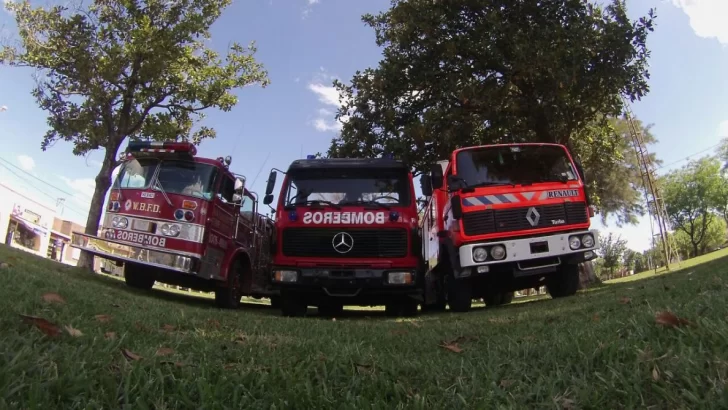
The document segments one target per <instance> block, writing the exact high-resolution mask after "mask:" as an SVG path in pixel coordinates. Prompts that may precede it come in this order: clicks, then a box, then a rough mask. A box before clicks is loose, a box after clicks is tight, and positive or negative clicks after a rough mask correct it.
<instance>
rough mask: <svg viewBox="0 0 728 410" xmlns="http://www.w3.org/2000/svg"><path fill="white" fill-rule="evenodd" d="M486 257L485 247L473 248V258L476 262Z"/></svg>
mask: <svg viewBox="0 0 728 410" xmlns="http://www.w3.org/2000/svg"><path fill="white" fill-rule="evenodd" d="M486 259H488V251H487V250H486V249H485V248H475V249H473V260H474V261H476V262H483V261H485V260H486Z"/></svg>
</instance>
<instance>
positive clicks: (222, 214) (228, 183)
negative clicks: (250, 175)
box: [211, 174, 236, 249]
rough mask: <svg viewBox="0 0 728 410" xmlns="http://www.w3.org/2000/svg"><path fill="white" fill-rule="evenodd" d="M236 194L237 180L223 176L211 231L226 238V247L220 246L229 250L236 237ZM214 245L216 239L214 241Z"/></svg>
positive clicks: (215, 202) (216, 197) (216, 199)
mask: <svg viewBox="0 0 728 410" xmlns="http://www.w3.org/2000/svg"><path fill="white" fill-rule="evenodd" d="M234 193H235V180H234V179H233V178H232V177H231V176H230V175H227V174H222V175H221V181H220V189H219V191H218V193H217V195H215V201H214V204H215V205H214V213H213V215H212V219H213V221H212V224H211V228H212V229H211V230H212V232H213V233H216V234H218V235H219V236H220V239H222V238H225V239H224V240H225V241H226V242H227V243H226V244H225V245H223V244H220V247H221V248H223V249H227V248H228V247H232V245H233V244H232V243H231V240H232V239H233V236H234V235H235V219H236V216H235V204H234V203H233V194H234ZM212 241H213V244H214V242H215V239H212Z"/></svg>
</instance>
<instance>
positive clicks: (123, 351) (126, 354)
mask: <svg viewBox="0 0 728 410" xmlns="http://www.w3.org/2000/svg"><path fill="white" fill-rule="evenodd" d="M121 354H123V355H124V357H126V358H127V359H128V360H132V361H137V360H141V359H143V357H141V356H139V355H138V354H136V353H134V352H132V351H131V350H129V349H121Z"/></svg>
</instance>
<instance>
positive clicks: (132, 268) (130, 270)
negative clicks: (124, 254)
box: [124, 263, 155, 290]
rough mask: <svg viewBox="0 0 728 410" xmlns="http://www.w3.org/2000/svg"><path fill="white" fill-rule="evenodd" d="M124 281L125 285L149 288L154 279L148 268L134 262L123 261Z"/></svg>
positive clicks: (152, 284)
mask: <svg viewBox="0 0 728 410" xmlns="http://www.w3.org/2000/svg"><path fill="white" fill-rule="evenodd" d="M124 282H126V284H127V286H129V287H132V288H135V289H142V290H149V289H151V288H152V287H153V286H154V282H155V279H154V276H153V275H152V270H151V269H150V268H148V267H146V266H143V265H137V264H134V263H125V264H124Z"/></svg>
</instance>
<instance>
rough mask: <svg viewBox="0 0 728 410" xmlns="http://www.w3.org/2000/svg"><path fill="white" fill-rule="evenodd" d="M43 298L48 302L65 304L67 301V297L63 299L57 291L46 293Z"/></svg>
mask: <svg viewBox="0 0 728 410" xmlns="http://www.w3.org/2000/svg"><path fill="white" fill-rule="evenodd" d="M41 298H43V300H44V301H45V302H46V303H58V304H59V305H63V304H65V303H66V301H65V299H63V298H62V297H61V295H59V294H58V293H55V292H48V293H44V294H43V295H42V296H41Z"/></svg>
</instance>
